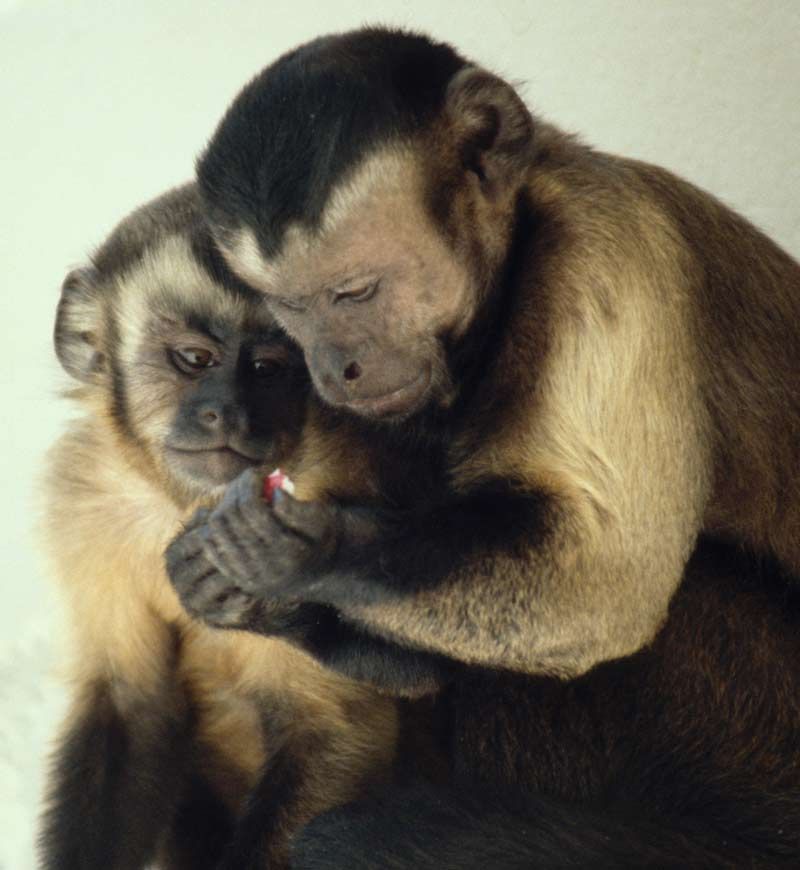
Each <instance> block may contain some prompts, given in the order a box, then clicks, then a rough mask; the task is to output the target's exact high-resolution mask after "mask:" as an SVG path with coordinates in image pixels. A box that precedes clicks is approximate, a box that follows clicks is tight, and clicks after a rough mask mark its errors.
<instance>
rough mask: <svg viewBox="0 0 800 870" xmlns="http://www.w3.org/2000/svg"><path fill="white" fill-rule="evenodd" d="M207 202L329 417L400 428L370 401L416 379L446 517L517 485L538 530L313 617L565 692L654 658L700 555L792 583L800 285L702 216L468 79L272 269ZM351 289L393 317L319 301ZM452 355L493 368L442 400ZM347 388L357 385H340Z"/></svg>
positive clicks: (473, 74)
mask: <svg viewBox="0 0 800 870" xmlns="http://www.w3.org/2000/svg"><path fill="white" fill-rule="evenodd" d="M365 38H367V37H365ZM253 87H255V85H254V86H253ZM235 115H236V107H234V110H232V112H231V117H234V118H235ZM487 118H488V119H490V121H491V124H490V121H487ZM481 119H483V121H484V124H485V125H487V129H488V128H489V127H491V130H492V134H491V135H488V133H487V135H486V136H484V139H483V140H481V137H480V135H479V133H480V129H478V130H477V132H476V125H477V127H478V128H480V125H481ZM492 125H494V126H492ZM223 126H224V125H223ZM214 148H215V145H214V143H213V142H212V145H211V148H210V151H209V153H210V154H211V155H212V157H213V160H214V161H216V164H218V165H221V164H222V160H223V155H221V154H218V153H216V152H215V151H214ZM465 149H466V150H465ZM465 154H466V156H465ZM381 167H382V168H381ZM207 193H209V198H210V199H213V201H212V202H211V206H212V208H213V209H215V210H216V211H217V212H219V213H223V214H228V217H227V218H226V220H227V223H226V226H225V229H224V231H223V230H221V231H220V237H221V238H222V239H223V240H224V239H228V240H231V239H234V240H235V239H237V238H238V239H243V238H249V239H250V243H249V245H248V246H246V247H247V257H246V263H245V262H244V261H243V258H242V255H241V250H239V248H237V245H236V244H231V245H229V246H228V247H227V249H226V256H227V258H228V261H229V262H230V264H231V266H232V267H233V268H234V269H235V270H239V271H241V274H242V276H243V277H244V278H245V279H247V280H248V281H249V282H251V283H252V284H253V285H254V286H255V287H256V288H258V289H259V290H261V291H262V292H264V293H265V294H267V297H268V299H269V300H270V302H271V307H272V310H273V311H274V312H275V315H276V317H277V318H278V319H279V320H280V321H281V323H282V324H283V325H284V327H285V328H286V329H287V331H288V332H289V333H290V334H291V335H293V336H294V337H295V338H296V339H297V341H298V342H299V343H300V345H301V346H302V347H303V348H304V350H305V352H306V357H307V360H308V363H309V368H310V370H311V374H312V377H313V378H314V382H315V385H316V387H317V389H318V390H319V391H320V393H321V394H322V395H323V397H324V398H325V399H326V400H327V401H329V402H330V403H332V404H335V405H341V406H344V407H345V408H347V409H349V410H350V411H352V412H354V413H356V414H359V415H364V416H389V415H388V414H387V413H385V407H384V406H378V405H376V404H375V400H374V397H375V395H376V394H380V395H383V394H384V393H383V392H382V391H386V390H391V389H394V388H395V386H396V385H397V384H400V383H412V382H413V379H414V378H415V377H417V375H418V373H419V372H423V373H424V372H428V373H429V374H430V379H429V384H428V386H427V387H426V391H425V393H424V394H422V395H417V394H414V396H413V397H411V398H409V400H408V401H407V402H406V403H405V404H404V405H403V406H402V407H400V408H397V407H395V408H393V411H395V412H396V415H395V420H394V421H393V422H394V425H395V426H396V427H398V428H399V427H407V428H408V430H409V432H413V431H414V425H415V415H417V414H419V412H420V411H422V412H424V411H425V410H426V408H427V409H428V410H430V409H431V407H433V408H435V409H436V410H437V411H438V412H439V413H440V416H439V417H438V418H437V419H438V420H439V424H438V425H440V426H441V427H442V431H444V429H445V427H447V426H448V425H449V426H450V428H449V429H448V434H447V435H446V436H445V437H447V438H449V439H450V440H449V441H448V447H447V456H446V459H445V466H446V474H447V477H448V478H449V480H450V481H451V483H452V486H453V488H454V490H455V491H456V492H459V493H463V494H464V495H465V496H466V497H469V496H470V495H471V494H473V493H478V492H479V491H480V489H481V487H483V486H491V485H492V484H493V483H494V482H497V481H504V482H507V483H509V484H510V485H512V486H513V487H514V488H515V489H516V490H517V491H519V493H521V494H529V495H530V496H531V497H533V498H536V499H538V500H539V501H540V502H541V503H542V504H546V505H547V509H546V510H545V511H544V512H540V520H539V526H538V528H537V529H533V528H531V529H530V530H529V531H528V534H527V538H526V539H525V540H518V541H514V542H511V541H509V545H508V547H505V548H502V549H501V550H500V549H497V548H495V549H491V550H483V549H482V550H480V555H479V556H477V557H476V558H475V560H474V561H473V562H471V563H468V564H464V565H463V568H458V567H454V568H453V570H452V571H451V572H449V573H447V572H444V573H443V575H442V576H441V577H439V578H437V581H436V582H429V583H426V584H420V585H421V588H419V589H415V590H414V592H413V594H409V595H405V596H397V595H393V594H391V593H389V594H383V593H382V591H381V590H379V589H376V584H375V583H374V582H373V583H371V582H370V581H369V580H365V585H364V593H363V594H359V593H358V592H357V591H356V588H355V586H354V585H353V584H352V582H350V586H349V591H348V586H347V583H346V582H345V581H342V582H341V583H340V585H338V586H335V588H334V584H333V583H332V584H330V588H328V587H326V586H325V584H324V583H317V584H316V586H315V590H314V597H315V600H318V601H321V602H325V603H329V604H333V605H335V606H336V607H339V608H341V609H342V610H343V612H344V613H345V614H346V615H347V616H349V617H350V618H353V619H356V620H358V621H361V622H362V623H363V624H365V625H366V626H368V627H369V628H370V629H371V630H373V631H377V632H380V633H382V634H383V635H385V636H387V637H389V638H392V639H394V640H396V641H399V642H401V643H404V644H408V645H411V646H414V647H417V648H421V649H427V650H431V651H435V652H439V653H443V654H445V655H448V656H452V657H453V658H456V659H460V660H462V661H466V662H470V663H476V664H484V665H490V666H502V667H508V668H512V669H515V670H520V671H527V672H532V673H557V674H560V675H571V676H574V675H577V674H581V673H584V672H585V671H587V670H588V669H590V668H591V667H592V666H594V665H595V664H597V663H598V662H601V661H604V660H607V659H612V658H616V657H619V656H623V655H628V654H630V653H632V652H634V651H636V650H637V649H639V648H640V647H641V646H642V645H643V644H645V643H647V642H648V641H649V640H651V639H652V638H653V636H654V635H655V633H656V632H657V630H658V628H659V626H660V625H661V623H662V622H663V620H664V618H665V615H666V612H667V606H668V603H669V600H670V598H671V596H672V594H673V593H674V591H675V589H676V588H677V585H678V583H679V581H680V577H681V575H682V571H683V568H684V566H685V564H686V561H687V559H688V558H689V555H690V553H691V552H692V549H693V547H694V544H695V540H696V538H697V535H698V534H699V533H700V532H701V531H708V532H724V533H726V534H729V535H732V536H734V537H735V538H736V539H738V540H739V541H741V542H743V543H744V544H746V545H748V546H753V547H758V548H766V549H768V550H769V551H771V552H772V553H774V554H775V555H777V556H778V557H779V558H780V559H782V560H783V562H784V563H785V564H786V565H787V566H788V567H789V568H790V569H792V570H793V571H794V572H800V473H798V468H800V463H798V458H799V454H798V450H800V448H799V447H798V445H799V444H800V390H798V360H800V332H799V331H798V323H800V267H799V266H798V264H797V263H796V262H794V261H793V260H792V259H791V258H790V257H789V256H788V255H787V254H786V253H784V252H783V251H781V250H780V249H779V248H778V247H777V246H776V245H775V244H774V243H773V242H771V241H770V240H769V239H767V238H766V237H765V236H764V235H763V234H761V233H760V232H759V231H758V230H757V229H755V228H754V227H752V226H751V225H750V224H748V223H747V221H745V220H744V219H742V218H740V217H739V216H737V215H735V214H734V213H732V212H731V211H730V210H728V209H726V208H725V207H724V206H723V205H721V204H720V203H719V202H718V201H716V200H715V199H714V198H713V197H711V196H709V195H708V194H706V193H703V192H702V191H699V190H697V189H696V188H694V187H692V186H691V185H689V184H687V183H686V182H683V181H681V180H680V179H677V178H675V177H673V176H671V175H670V174H669V173H667V172H666V171H664V170H661V169H657V168H655V167H651V166H647V165H644V164H641V163H637V162H635V161H629V160H625V159H622V158H617V157H613V156H610V155H605V154H601V153H598V152H595V151H592V150H591V149H589V148H587V147H585V146H584V145H582V144H581V143H579V142H577V141H575V140H574V139H573V138H571V137H569V136H566V135H565V134H563V133H562V132H561V131H559V130H557V129H556V128H554V127H551V126H549V125H547V124H545V123H543V122H540V121H538V120H536V119H534V118H532V117H531V116H530V115H529V113H528V111H527V109H526V108H525V107H524V106H523V104H522V103H521V102H520V101H519V99H518V98H517V97H516V95H515V94H514V92H513V91H512V89H511V88H509V87H508V86H507V85H506V84H505V83H503V82H501V81H500V80H499V79H496V78H495V77H493V76H491V75H489V74H488V73H484V72H482V71H480V70H479V69H477V68H475V67H468V68H466V69H465V70H462V72H460V73H459V74H458V75H456V76H455V77H454V78H453V80H452V82H451V83H450V86H449V88H448V90H447V94H446V101H445V108H444V110H443V112H442V113H441V116H440V117H439V118H438V119H437V120H436V121H435V122H433V123H431V124H430V125H429V127H428V128H426V129H425V130H424V131H422V132H420V133H418V134H416V135H415V136H414V137H408V138H407V139H406V140H397V139H394V140H391V147H388V148H387V147H386V146H383V145H378V146H376V147H375V148H374V150H373V151H372V152H370V153H368V154H367V155H366V157H364V158H363V160H362V162H361V163H360V164H357V165H356V166H355V168H353V169H351V170H349V171H348V172H347V173H345V174H344V175H343V177H341V178H340V179H337V180H335V183H334V184H333V186H332V193H331V194H330V196H329V199H328V201H327V204H326V206H325V208H324V210H323V211H322V216H321V218H320V220H319V222H318V223H315V224H311V223H309V224H308V225H307V224H304V223H303V221H302V219H298V220H297V221H296V222H295V223H289V224H288V227H287V229H286V232H285V234H284V235H283V237H282V238H283V240H282V243H281V247H280V250H279V252H278V253H277V254H276V255H273V256H269V257H267V256H264V255H263V254H260V253H259V251H258V245H257V243H256V242H255V238H256V236H257V234H258V231H259V228H257V227H254V226H249V225H248V224H247V222H246V219H243V220H242V223H241V224H240V225H239V227H238V228H236V227H235V226H233V224H232V221H234V220H235V218H231V217H230V213H228V212H226V211H225V209H226V206H227V203H226V201H225V199H224V193H225V192H224V190H223V189H222V188H220V190H217V191H210V190H209V191H207ZM212 194H213V196H212ZM370 228H374V231H373V230H372V229H370ZM248 234H249V235H248ZM432 234H433V235H435V236H436V238H435V239H433V238H432ZM359 270H363V271H364V274H366V273H369V275H370V276H371V275H379V276H383V277H385V286H384V287H383V289H382V290H381V292H380V293H379V294H377V295H376V296H375V297H374V299H372V300H370V301H367V302H363V303H356V302H355V301H354V302H351V303H348V302H346V301H341V302H339V301H336V300H333V301H331V299H330V297H329V295H328V294H329V288H330V287H332V286H335V284H336V280H337V276H339V275H344V274H347V275H349V274H358V273H359ZM297 274H301V275H302V276H303V278H302V281H300V282H299V283H298V282H296V281H295V275H297ZM432 291H433V292H432ZM278 297H280V298H278ZM282 300H286V301H289V302H291V301H292V300H294V301H297V300H302V305H303V306H304V308H305V310H304V311H295V310H293V309H291V308H290V307H287V306H286V305H285V304H284V301H282ZM492 328H493V329H494V330H495V333H494V334H492V333H491V330H492ZM470 330H471V332H470ZM486 333H489V335H488V336H487V335H486ZM465 334H466V338H465ZM448 342H449V343H450V344H451V345H453V344H455V345H456V346H458V347H459V348H460V349H461V351H462V352H463V354H464V357H465V358H468V359H472V360H478V359H484V368H483V370H482V371H480V372H479V374H478V376H477V377H476V378H475V381H474V383H469V384H468V385H465V384H463V383H459V382H458V381H457V379H456V380H453V378H452V376H451V375H452V373H451V372H450V371H449V370H448V367H447V362H446V357H445V351H444V348H445V347H446V345H447V343H448ZM459 342H460V344H459ZM482 342H483V343H482ZM487 347H490V352H488V353H487V351H486V348H487ZM482 355H483V356H482ZM352 363H358V365H359V366H360V367H361V370H362V374H361V376H360V377H359V378H358V379H346V378H345V379H341V372H342V370H343V368H344V364H348V365H349V364H352ZM337 366H338V375H339V377H340V380H341V382H340V383H338V384H337V383H336V376H337ZM465 392H466V394H465V395H464V393H465ZM459 398H462V399H463V402H462V404H461V405H460V406H458V408H459V409H458V417H457V419H451V418H448V417H447V416H446V410H447V409H448V408H450V407H453V403H454V402H456V401H457V400H458V399H459ZM365 402H371V404H370V405H369V407H367V408H366V409H365V405H364V403H365ZM390 422H391V421H390ZM423 431H424V430H423ZM409 437H410V438H413V437H414V436H413V435H409ZM407 546H408V547H411V548H413V547H414V543H413V542H409V543H408V544H407ZM386 558H388V557H386ZM386 558H384V562H383V564H384V566H385V565H388V564H389V562H388V561H386ZM457 561H458V560H455V559H454V564H456V562H457ZM387 570H388V569H387ZM424 570H425V569H424V568H423V571H424ZM367 573H369V572H368V571H365V575H366V574H367ZM642 578H646V580H643V579H642ZM335 582H336V583H339V581H338V580H337V581H335ZM393 582H394V584H395V585H396V584H397V582H399V581H396V580H395V581H393ZM410 585H416V584H414V583H413V582H411V581H410Z"/></svg>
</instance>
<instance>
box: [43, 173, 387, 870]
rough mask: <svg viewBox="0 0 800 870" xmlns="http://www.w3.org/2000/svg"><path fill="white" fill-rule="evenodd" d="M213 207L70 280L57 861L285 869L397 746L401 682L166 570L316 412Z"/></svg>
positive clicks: (52, 823)
mask: <svg viewBox="0 0 800 870" xmlns="http://www.w3.org/2000/svg"><path fill="white" fill-rule="evenodd" d="M198 207H199V202H198V197H197V194H196V191H195V188H194V186H192V185H187V186H184V187H182V188H178V189H176V190H174V191H172V192H170V193H167V194H165V195H164V196H162V197H161V198H159V199H157V200H155V201H153V202H152V203H150V204H148V205H146V206H144V207H143V208H141V209H139V210H138V211H136V212H134V213H133V214H132V215H131V216H129V217H128V218H127V219H125V220H124V221H123V222H122V223H121V224H120V225H119V227H118V228H117V229H116V230H115V231H114V232H113V233H112V235H111V236H110V238H109V239H108V240H107V241H106V242H105V244H104V245H103V246H102V247H101V248H100V249H99V251H98V252H97V254H96V255H95V256H94V257H93V258H92V262H91V264H90V265H89V266H88V267H86V268H82V269H79V270H76V271H73V272H72V273H70V275H68V277H67V279H66V280H65V282H64V285H63V288H62V295H61V301H60V303H59V306H58V315H57V322H56V327H55V347H56V352H57V355H58V358H59V360H60V362H61V364H62V365H63V367H64V368H65V369H66V371H67V372H68V373H69V374H70V375H71V376H72V377H73V378H75V379H76V380H77V381H79V382H80V385H79V386H77V387H76V388H75V389H74V390H73V391H72V392H71V394H70V395H71V397H72V398H73V399H75V400H77V401H78V402H79V403H80V405H81V406H82V408H83V410H84V413H83V416H82V417H80V418H79V419H78V420H76V421H75V422H74V423H73V424H72V425H71V427H70V428H69V430H68V431H67V432H66V434H64V435H63V436H62V438H61V439H60V440H59V441H58V443H57V444H56V446H55V447H54V448H53V451H52V453H51V455H50V459H49V463H48V467H47V473H46V479H45V483H46V523H45V530H46V538H47V546H48V549H49V554H50V556H51V557H52V560H53V563H54V567H55V572H56V574H57V575H58V578H59V580H60V582H61V585H62V586H63V589H64V591H65V592H66V598H67V602H68V605H69V610H70V612H71V616H72V623H73V628H74V635H75V641H76V643H75V650H74V653H75V655H74V662H73V665H72V669H71V674H72V705H71V712H70V713H69V716H68V718H67V721H66V723H65V725H64V729H63V733H62V735H61V739H60V741H59V744H58V748H57V750H56V753H55V758H54V765H53V769H52V775H51V777H50V782H49V796H48V797H49V799H48V806H47V809H46V813H45V815H44V818H43V825H42V831H41V839H40V866H41V867H43V868H47V870H79V868H80V870H101V868H102V870H123V868H124V870H137V868H144V867H145V866H149V865H150V863H151V862H153V861H156V862H157V864H158V866H159V867H167V868H187V870H188V868H191V870H200V868H206V867H212V866H213V867H216V866H225V867H230V868H234V867H235V868H237V870H244V868H255V867H267V866H268V867H270V868H277V867H281V866H284V865H285V861H286V857H285V856H286V851H287V848H288V838H289V836H290V835H291V833H292V832H294V831H295V830H296V829H297V828H298V827H299V826H300V825H302V824H304V823H305V822H306V821H308V820H309V819H310V818H311V817H313V816H314V815H316V814H317V813H319V812H321V811H322V810H324V809H327V808H330V807H332V806H335V805H338V804H341V803H343V802H345V801H348V800H352V799H353V798H355V797H357V796H358V795H360V794H363V793H364V791H365V789H367V788H368V787H369V786H371V785H372V784H374V783H379V782H381V781H384V780H385V779H386V778H387V776H388V775H389V774H390V772H391V767H392V764H393V762H394V759H395V751H396V742H397V730H398V721H397V707H396V702H395V701H393V700H391V699H389V698H387V697H381V696H380V695H378V694H377V693H376V692H375V691H374V690H373V689H371V688H369V687H366V686H364V685H360V684H358V683H355V682H353V681H350V680H347V679H345V678H343V677H340V676H338V675H337V674H335V673H334V672H333V671H329V670H327V669H323V668H322V667H321V666H320V665H319V664H318V663H317V662H316V661H315V660H313V659H312V658H311V657H310V656H308V655H306V654H305V653H303V652H301V651H299V650H298V649H297V648H296V647H295V646H292V645H290V644H288V643H286V642H285V641H284V640H280V639H276V638H274V637H273V638H265V637H263V636H259V635H256V634H251V633H245V632H238V631H217V630H214V629H212V628H209V627H207V626H205V625H203V624H200V623H197V622H194V621H193V620H192V619H191V618H190V617H189V616H188V615H187V613H186V612H185V611H184V610H183V609H182V607H181V605H180V603H179V601H178V598H177V597H176V595H175V593H174V591H173V589H172V587H171V586H170V584H169V582H168V580H167V577H166V574H165V570H164V561H163V552H164V549H165V547H166V545H167V543H168V542H169V541H170V540H171V539H172V538H173V537H174V536H175V535H176V534H177V533H178V531H179V530H180V529H181V528H182V527H183V525H184V524H185V522H186V520H187V518H188V517H189V516H191V515H192V514H193V513H194V512H195V510H196V509H197V508H198V506H203V505H210V504H213V503H214V502H215V501H216V500H217V499H218V498H219V496H220V495H221V493H222V491H223V489H224V486H225V485H226V484H227V483H228V482H230V481H231V480H232V479H233V478H234V477H235V476H237V475H238V474H239V473H240V472H241V471H242V470H243V469H246V468H255V467H260V466H261V465H262V464H263V465H264V467H265V468H266V469H267V470H269V469H270V468H271V467H273V466H275V465H278V464H281V463H284V462H285V460H287V458H289V457H290V456H291V455H292V454H293V452H294V451H296V450H297V448H298V444H299V441H300V438H301V434H302V430H303V426H304V425H305V420H306V415H307V410H308V392H309V391H308V376H307V372H306V369H305V366H304V364H303V360H302V356H301V355H300V353H299V351H298V350H297V349H296V348H295V347H294V346H293V345H292V343H291V342H290V341H289V340H288V339H287V338H286V337H285V335H284V334H283V332H282V331H281V330H280V329H278V327H277V326H276V324H275V321H274V320H273V319H272V317H271V316H270V315H269V314H268V312H267V310H266V308H265V306H264V305H263V304H260V302H259V297H258V295H257V294H255V293H253V292H252V291H250V290H248V289H247V288H246V287H244V286H243V285H241V284H240V283H239V282H237V281H236V280H235V279H234V278H233V277H232V276H230V274H229V273H227V270H226V269H225V267H224V265H223V264H222V262H221V261H220V260H219V259H218V257H217V255H216V253H215V249H214V247H213V245H212V243H211V241H210V236H209V235H208V234H207V232H206V230H205V228H204V224H203V222H202V220H201V219H200V217H199V211H198ZM206 604H207V605H208V602H206ZM228 605H229V606H230V602H228ZM322 613H323V609H322V608H319V607H317V606H316V605H311V606H309V605H302V606H295V605H293V604H291V603H288V604H281V605H280V606H276V607H275V608H273V609H270V605H269V604H268V603H267V604H263V603H262V605H260V610H259V614H258V623H259V628H260V629H261V630H262V631H263V630H264V629H265V628H266V629H268V630H271V631H273V632H274V634H276V635H279V634H282V633H284V634H285V633H290V632H291V631H298V632H299V631H300V628H301V627H302V626H303V625H304V624H308V625H311V626H314V627H316V626H317V625H318V624H319V622H320V619H321V615H322ZM327 615H328V617H330V616H331V614H330V612H329V613H328V614H327ZM333 619H334V621H336V618H335V614H334V616H333ZM341 630H342V631H346V627H345V626H344V625H342V626H341ZM220 862H222V863H221V865H220Z"/></svg>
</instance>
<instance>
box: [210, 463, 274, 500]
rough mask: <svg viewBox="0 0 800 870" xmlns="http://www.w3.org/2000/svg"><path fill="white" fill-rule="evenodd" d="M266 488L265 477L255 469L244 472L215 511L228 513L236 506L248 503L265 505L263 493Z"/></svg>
mask: <svg viewBox="0 0 800 870" xmlns="http://www.w3.org/2000/svg"><path fill="white" fill-rule="evenodd" d="M263 486H264V480H263V475H261V474H259V472H257V471H256V470H255V469H254V468H248V469H247V470H246V471H243V472H242V473H241V474H240V475H239V476H238V477H237V478H236V479H235V480H234V481H233V483H231V484H230V486H228V488H227V489H226V490H225V494H224V495H223V496H222V501H221V502H220V503H219V506H218V507H217V508H216V509H215V511H227V510H230V509H231V508H233V507H234V505H237V504H241V503H242V502H246V501H260V502H261V503H262V504H263V503H264V499H263V497H262V491H263Z"/></svg>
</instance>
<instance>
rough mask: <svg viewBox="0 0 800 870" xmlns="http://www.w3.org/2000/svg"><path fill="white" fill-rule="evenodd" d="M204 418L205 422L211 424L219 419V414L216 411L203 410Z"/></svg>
mask: <svg viewBox="0 0 800 870" xmlns="http://www.w3.org/2000/svg"><path fill="white" fill-rule="evenodd" d="M201 416H202V419H203V422H204V423H208V424H209V425H211V424H213V423H216V422H217V420H219V414H218V413H217V412H216V411H203V413H202V415H201Z"/></svg>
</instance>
